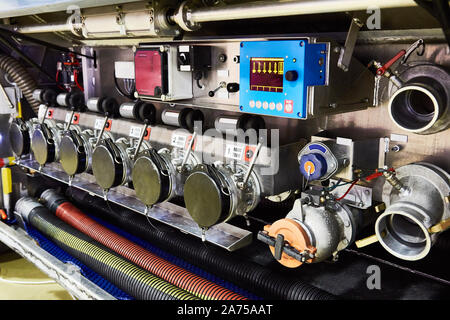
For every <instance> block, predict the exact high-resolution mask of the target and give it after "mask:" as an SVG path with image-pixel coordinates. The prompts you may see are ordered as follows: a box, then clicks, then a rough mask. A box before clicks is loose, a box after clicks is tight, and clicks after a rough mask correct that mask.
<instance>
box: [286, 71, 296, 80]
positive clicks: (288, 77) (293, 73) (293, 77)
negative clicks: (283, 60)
mask: <svg viewBox="0 0 450 320" xmlns="http://www.w3.org/2000/svg"><path fill="white" fill-rule="evenodd" d="M285 77H286V80H287V81H295V80H297V79H298V73H297V71H295V70H290V71H287V72H286V74H285Z"/></svg>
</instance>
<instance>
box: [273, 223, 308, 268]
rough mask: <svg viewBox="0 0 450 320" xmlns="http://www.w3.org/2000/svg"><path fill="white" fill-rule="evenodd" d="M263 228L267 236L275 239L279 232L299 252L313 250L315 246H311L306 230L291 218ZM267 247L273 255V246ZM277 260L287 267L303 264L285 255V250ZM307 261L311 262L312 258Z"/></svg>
mask: <svg viewBox="0 0 450 320" xmlns="http://www.w3.org/2000/svg"><path fill="white" fill-rule="evenodd" d="M264 230H265V231H267V232H268V234H269V236H271V237H273V238H275V239H276V238H277V236H278V235H279V234H282V235H283V236H284V241H285V242H287V243H288V244H289V245H290V246H291V247H294V248H295V249H297V250H298V251H299V252H304V251H305V250H308V251H311V252H314V251H315V248H314V247H312V246H311V241H310V239H309V236H308V234H307V233H306V231H305V230H304V229H303V228H302V226H301V225H300V223H298V222H297V221H295V220H293V219H287V218H286V219H281V220H278V221H275V223H274V224H272V225H267V226H265V227H264ZM269 248H270V251H271V252H272V254H273V255H274V256H275V248H274V247H272V246H270V247H269ZM278 262H279V263H281V264H282V265H284V266H286V267H288V268H297V267H299V266H301V265H302V264H303V262H301V261H299V260H297V259H295V258H293V257H291V256H289V255H287V254H286V253H285V252H283V253H282V254H281V259H280V260H278ZM307 262H309V263H310V262H312V259H309V260H307Z"/></svg>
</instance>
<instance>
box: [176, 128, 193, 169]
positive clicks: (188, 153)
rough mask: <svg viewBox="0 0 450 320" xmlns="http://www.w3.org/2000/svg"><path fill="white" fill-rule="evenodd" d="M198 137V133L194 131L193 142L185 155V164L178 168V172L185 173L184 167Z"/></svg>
mask: <svg viewBox="0 0 450 320" xmlns="http://www.w3.org/2000/svg"><path fill="white" fill-rule="evenodd" d="M196 137H197V131H194V133H193V134H192V138H191V141H189V146H188V149H187V150H186V152H185V154H184V158H183V162H182V163H181V165H180V166H179V167H178V171H179V172H181V171H183V168H184V166H185V165H186V162H187V161H188V158H189V155H190V154H191V152H192V146H193V144H194V141H195V138H196Z"/></svg>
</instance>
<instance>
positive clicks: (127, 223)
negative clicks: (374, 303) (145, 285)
mask: <svg viewBox="0 0 450 320" xmlns="http://www.w3.org/2000/svg"><path fill="white" fill-rule="evenodd" d="M72 197H73V199H74V200H75V201H76V202H77V203H78V204H79V205H81V206H83V207H86V208H89V210H92V212H94V213H95V214H96V215H97V216H101V218H102V219H104V220H106V221H109V222H111V223H112V224H114V225H116V226H119V227H121V228H123V229H124V230H125V231H127V232H129V233H131V234H135V235H137V236H139V237H141V238H142V239H144V240H147V241H148V242H150V243H152V244H154V245H156V246H158V247H160V248H161V249H163V250H166V251H168V252H170V253H172V254H173V255H175V256H178V257H181V258H183V259H184V260H186V261H187V262H189V263H192V264H194V265H198V266H201V267H202V268H203V269H204V270H206V271H208V272H210V273H215V274H216V275H220V276H221V277H223V278H224V279H225V280H227V281H230V282H233V283H237V284H239V285H240V286H242V287H243V288H246V289H247V290H250V288H251V290H250V291H253V292H257V293H258V295H259V296H261V297H264V298H267V299H282V300H329V299H335V297H334V296H333V295H331V294H330V293H328V292H326V291H323V290H321V289H319V288H317V287H314V286H312V285H310V284H308V283H305V282H303V281H302V280H300V279H295V278H293V277H287V276H284V275H282V274H279V273H277V272H274V271H273V270H270V269H268V268H264V267H262V266H260V265H258V264H256V263H253V262H251V261H245V260H243V259H242V257H239V256H236V255H233V253H230V252H223V251H221V250H220V249H219V250H214V249H215V248H214V249H213V248H211V247H207V246H203V245H201V243H199V242H198V241H197V239H194V238H192V237H189V236H187V235H184V234H181V233H179V232H174V230H173V229H171V228H169V227H166V226H164V225H161V224H158V229H155V228H153V227H152V226H150V225H149V224H148V222H147V221H146V219H145V217H144V216H141V215H139V214H136V213H135V212H133V211H130V210H127V209H125V208H123V207H120V206H118V205H114V204H111V207H113V210H109V209H108V207H107V206H105V203H104V201H103V200H102V199H100V198H98V197H93V196H89V195H88V194H87V193H84V192H82V191H79V190H74V191H73V192H72Z"/></svg>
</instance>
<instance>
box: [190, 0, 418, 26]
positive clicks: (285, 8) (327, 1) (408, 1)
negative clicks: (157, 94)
mask: <svg viewBox="0 0 450 320" xmlns="http://www.w3.org/2000/svg"><path fill="white" fill-rule="evenodd" d="M412 6H416V3H415V2H414V1H413V0H379V1H373V0H321V1H317V0H311V1H283V2H278V1H265V2H250V3H245V4H239V5H230V6H225V7H208V8H200V9H193V10H192V11H191V12H190V13H188V14H187V20H188V21H190V22H191V23H200V22H211V21H225V20H236V19H253V18H269V17H275V16H277V17H278V16H295V15H303V14H316V13H332V12H343V11H358V10H367V8H369V7H378V8H380V9H382V8H400V7H412Z"/></svg>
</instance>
